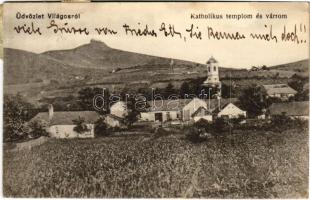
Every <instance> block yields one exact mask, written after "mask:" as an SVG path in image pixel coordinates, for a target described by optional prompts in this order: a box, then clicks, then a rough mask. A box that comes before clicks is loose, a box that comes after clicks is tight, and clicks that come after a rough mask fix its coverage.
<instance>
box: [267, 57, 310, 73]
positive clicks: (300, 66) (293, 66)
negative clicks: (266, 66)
mask: <svg viewBox="0 0 310 200" xmlns="http://www.w3.org/2000/svg"><path fill="white" fill-rule="evenodd" d="M270 69H275V70H283V71H294V72H304V73H305V74H309V60H301V61H297V62H292V63H287V64H281V65H276V66H272V67H270Z"/></svg>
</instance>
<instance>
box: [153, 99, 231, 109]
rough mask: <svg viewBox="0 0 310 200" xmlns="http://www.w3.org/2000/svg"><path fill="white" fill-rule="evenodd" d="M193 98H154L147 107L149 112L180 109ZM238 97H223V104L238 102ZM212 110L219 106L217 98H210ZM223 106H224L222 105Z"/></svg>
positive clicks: (207, 100)
mask: <svg viewBox="0 0 310 200" xmlns="http://www.w3.org/2000/svg"><path fill="white" fill-rule="evenodd" d="M192 100H193V99H174V100H153V101H148V104H149V105H150V107H149V108H148V109H147V111H148V112H156V111H180V110H182V109H183V108H184V106H186V105H187V104H188V103H189V102H191V101H192ZM236 101H237V98H228V99H221V105H225V104H227V103H229V102H236ZM205 102H206V103H207V104H209V99H205ZM210 107H211V110H214V109H215V108H217V107H218V100H217V99H210ZM221 107H222V106H221Z"/></svg>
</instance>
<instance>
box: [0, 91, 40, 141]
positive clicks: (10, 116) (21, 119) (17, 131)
mask: <svg viewBox="0 0 310 200" xmlns="http://www.w3.org/2000/svg"><path fill="white" fill-rule="evenodd" d="M36 114H37V110H36V109H35V108H34V106H33V105H32V104H30V103H29V102H27V101H25V100H24V99H23V98H22V96H20V95H5V96H4V104H3V122H4V123H3V125H4V134H3V137H4V141H15V140H18V139H22V138H25V137H26V136H27V135H28V130H27V128H26V127H25V123H26V122H27V121H28V120H30V119H31V118H32V117H34V115H36Z"/></svg>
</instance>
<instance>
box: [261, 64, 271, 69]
mask: <svg viewBox="0 0 310 200" xmlns="http://www.w3.org/2000/svg"><path fill="white" fill-rule="evenodd" d="M261 69H262V70H269V69H268V67H267V66H266V65H263V66H262V68H261Z"/></svg>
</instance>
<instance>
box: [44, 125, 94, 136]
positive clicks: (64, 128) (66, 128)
mask: <svg viewBox="0 0 310 200" xmlns="http://www.w3.org/2000/svg"><path fill="white" fill-rule="evenodd" d="M74 127H76V125H52V126H50V127H49V129H48V132H49V134H50V136H51V137H55V138H77V137H78V138H93V137H95V134H94V124H87V127H88V128H89V131H87V132H85V133H77V132H75V131H74Z"/></svg>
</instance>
